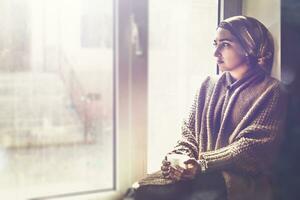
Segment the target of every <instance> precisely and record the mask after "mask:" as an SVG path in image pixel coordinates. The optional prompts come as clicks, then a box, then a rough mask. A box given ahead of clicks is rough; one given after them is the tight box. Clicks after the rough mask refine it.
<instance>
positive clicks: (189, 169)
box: [181, 158, 200, 179]
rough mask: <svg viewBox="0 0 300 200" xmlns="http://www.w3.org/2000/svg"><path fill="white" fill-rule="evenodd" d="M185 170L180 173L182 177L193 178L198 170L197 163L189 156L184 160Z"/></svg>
mask: <svg viewBox="0 0 300 200" xmlns="http://www.w3.org/2000/svg"><path fill="white" fill-rule="evenodd" d="M184 164H185V170H184V171H183V174H182V176H181V177H182V179H193V178H194V177H195V176H196V174H197V173H198V172H199V169H200V167H199V164H198V162H197V160H196V159H195V158H190V159H188V160H186V161H184Z"/></svg>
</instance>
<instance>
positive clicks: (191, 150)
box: [170, 76, 217, 159]
mask: <svg viewBox="0 0 300 200" xmlns="http://www.w3.org/2000/svg"><path fill="white" fill-rule="evenodd" d="M216 80H217V77H211V76H208V77H207V78H206V79H205V80H204V81H203V83H202V84H201V87H200V88H199V89H198V90H197V92H196V95H195V98H194V102H193V104H192V106H191V109H190V112H189V115H188V117H187V118H185V119H184V120H183V124H182V127H181V139H180V140H178V141H177V144H176V146H175V147H174V149H173V151H172V152H170V153H176V154H185V155H187V156H189V157H191V158H195V159H198V155H199V137H198V135H197V133H196V127H197V126H198V127H197V128H198V129H200V127H199V126H200V124H199V123H198V124H196V123H197V122H198V121H199V120H200V119H201V116H202V113H203V108H204V104H205V101H206V99H205V98H207V94H208V93H209V91H210V90H211V89H212V88H213V85H214V84H215V82H216Z"/></svg>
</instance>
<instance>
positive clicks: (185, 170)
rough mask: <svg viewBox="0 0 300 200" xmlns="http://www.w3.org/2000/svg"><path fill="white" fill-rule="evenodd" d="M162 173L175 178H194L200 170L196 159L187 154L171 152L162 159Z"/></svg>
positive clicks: (166, 176)
mask: <svg viewBox="0 0 300 200" xmlns="http://www.w3.org/2000/svg"><path fill="white" fill-rule="evenodd" d="M161 171H162V175H163V176H164V177H165V178H170V179H173V180H186V179H192V178H194V177H195V175H196V174H197V173H198V171H199V164H198V162H197V160H196V159H194V158H190V157H188V156H186V155H181V154H171V155H169V156H168V157H166V158H165V159H164V160H163V161H162V167H161Z"/></svg>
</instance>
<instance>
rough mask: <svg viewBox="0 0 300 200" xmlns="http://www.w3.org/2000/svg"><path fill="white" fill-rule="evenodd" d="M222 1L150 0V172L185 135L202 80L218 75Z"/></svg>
mask: <svg viewBox="0 0 300 200" xmlns="http://www.w3.org/2000/svg"><path fill="white" fill-rule="evenodd" d="M217 2H218V1H211V0H201V1H198V0H165V1H159V0H151V1H149V31H150V33H149V107H148V110H149V126H148V127H149V130H148V133H149V137H148V141H149V145H148V163H149V164H148V172H153V171H156V170H158V169H160V165H161V160H162V159H163V156H164V155H165V154H166V153H167V152H169V151H170V150H171V149H172V147H173V146H174V145H175V143H176V140H177V139H178V138H179V136H180V127H181V124H182V120H183V117H185V116H186V115H187V112H188V111H189V108H190V106H191V104H192V102H193V99H194V95H195V91H196V89H197V88H199V87H200V84H201V82H202V80H203V79H204V78H205V77H206V76H208V75H210V74H213V73H215V72H216V64H215V62H214V58H213V45H212V44H213V39H214V34H215V29H216V25H217V18H218V4H217Z"/></svg>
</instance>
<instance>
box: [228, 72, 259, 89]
mask: <svg viewBox="0 0 300 200" xmlns="http://www.w3.org/2000/svg"><path fill="white" fill-rule="evenodd" d="M264 74H265V72H264V71H263V70H262V69H260V68H258V67H255V68H251V69H250V70H248V71H247V72H246V74H245V75H244V76H243V77H242V78H241V79H239V80H235V79H234V78H233V77H232V76H231V75H230V73H229V72H225V79H224V85H225V87H226V88H227V89H228V90H231V89H235V88H237V87H238V86H240V85H241V84H243V83H244V82H245V81H247V80H249V78H251V77H253V78H254V77H257V76H261V75H264Z"/></svg>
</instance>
